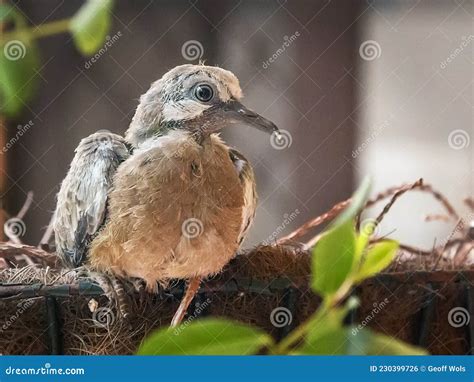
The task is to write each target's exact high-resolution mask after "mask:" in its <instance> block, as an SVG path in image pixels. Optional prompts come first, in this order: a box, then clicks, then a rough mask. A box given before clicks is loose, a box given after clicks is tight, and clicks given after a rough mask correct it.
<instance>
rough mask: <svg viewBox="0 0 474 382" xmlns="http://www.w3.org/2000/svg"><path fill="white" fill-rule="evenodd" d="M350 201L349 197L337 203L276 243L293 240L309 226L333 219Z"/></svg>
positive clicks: (306, 231) (307, 229) (306, 230)
mask: <svg viewBox="0 0 474 382" xmlns="http://www.w3.org/2000/svg"><path fill="white" fill-rule="evenodd" d="M350 201H351V199H347V200H344V201H343V202H339V203H337V204H336V205H335V206H333V207H332V208H331V209H330V210H329V211H327V212H325V213H324V214H322V215H320V216H318V217H316V218H314V219H311V220H309V221H307V222H306V223H304V224H303V225H302V226H301V227H299V228H297V229H296V230H295V231H293V232H292V233H290V234H289V235H286V236H284V237H282V238H280V239H278V240H277V242H276V243H277V244H278V245H281V244H284V243H287V242H288V241H290V240H295V239H298V238H300V237H302V236H304V235H306V234H307V233H308V231H309V230H310V229H311V228H314V227H317V226H318V225H321V224H323V223H325V222H327V221H328V220H331V219H334V218H335V217H336V216H338V215H339V214H340V213H341V212H342V211H344V209H345V208H346V207H347V206H348V205H349V203H350Z"/></svg>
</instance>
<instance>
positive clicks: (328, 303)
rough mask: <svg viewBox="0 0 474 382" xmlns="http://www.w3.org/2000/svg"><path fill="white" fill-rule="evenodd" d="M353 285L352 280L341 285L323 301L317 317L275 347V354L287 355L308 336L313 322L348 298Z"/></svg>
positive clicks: (300, 326) (303, 324) (306, 322)
mask: <svg viewBox="0 0 474 382" xmlns="http://www.w3.org/2000/svg"><path fill="white" fill-rule="evenodd" d="M352 285H353V281H352V278H349V279H347V280H346V281H345V282H344V283H343V284H342V285H341V287H340V288H339V290H338V291H337V292H336V293H335V294H334V295H331V296H328V297H326V298H325V299H324V300H323V302H322V305H321V306H320V307H319V309H318V310H317V312H316V315H315V316H314V317H310V318H309V319H307V320H306V321H305V322H303V323H302V324H301V325H299V326H298V327H297V328H296V329H295V330H293V331H292V332H291V333H290V334H288V336H286V337H285V338H284V339H283V340H281V342H280V343H278V344H277V345H276V347H275V350H274V351H275V353H277V354H287V353H288V350H289V349H290V347H291V346H293V345H294V344H295V343H297V342H298V341H299V340H300V339H301V338H302V337H303V336H304V335H305V334H306V332H307V331H308V329H309V328H310V326H311V324H312V323H313V322H315V321H318V320H319V319H321V318H322V317H324V315H326V314H327V313H328V312H329V310H330V309H331V308H333V307H334V306H336V305H337V304H339V302H340V301H342V300H343V299H344V298H345V297H346V296H347V294H348V293H349V291H350V290H351V288H352Z"/></svg>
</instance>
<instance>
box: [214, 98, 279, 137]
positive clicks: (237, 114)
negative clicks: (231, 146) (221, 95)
mask: <svg viewBox="0 0 474 382" xmlns="http://www.w3.org/2000/svg"><path fill="white" fill-rule="evenodd" d="M221 110H222V112H223V114H224V117H225V118H226V119H227V120H230V121H232V122H237V123H239V122H240V123H244V124H246V125H250V126H253V127H256V128H257V129H260V130H262V131H266V132H267V133H270V134H272V133H277V134H278V133H279V130H278V127H277V126H276V125H275V124H274V123H273V122H272V121H270V120H268V119H266V118H264V117H262V116H261V115H260V114H257V113H255V112H254V111H252V110H250V109H247V108H246V107H245V106H244V105H242V104H241V103H240V102H238V101H236V100H233V99H232V100H230V101H227V102H226V103H224V104H223V105H222V109H221Z"/></svg>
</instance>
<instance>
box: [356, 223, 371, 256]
mask: <svg viewBox="0 0 474 382" xmlns="http://www.w3.org/2000/svg"><path fill="white" fill-rule="evenodd" d="M375 227H376V223H375V220H372V219H368V221H367V222H365V223H363V226H362V227H361V229H360V233H359V235H358V236H357V241H356V257H357V261H356V262H357V263H358V262H359V260H360V259H361V258H362V255H363V254H364V252H365V249H366V248H367V244H368V243H369V240H370V237H371V236H372V234H373V233H374V231H375Z"/></svg>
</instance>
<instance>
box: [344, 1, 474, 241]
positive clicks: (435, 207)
mask: <svg viewBox="0 0 474 382" xmlns="http://www.w3.org/2000/svg"><path fill="white" fill-rule="evenodd" d="M365 17H366V20H365V21H366V22H363V23H361V24H362V25H363V26H364V30H363V33H362V40H361V43H362V42H364V41H367V40H374V41H376V42H377V43H378V44H379V46H380V52H379V53H380V55H379V56H378V58H375V59H373V60H363V59H361V65H360V68H361V70H360V72H359V74H358V76H357V80H358V81H359V100H360V104H359V105H360V107H359V109H358V111H359V113H360V114H359V119H358V127H359V137H358V144H357V146H356V147H360V145H364V147H363V148H362V149H360V150H359V151H360V154H358V153H355V155H353V157H354V156H355V158H356V161H355V163H356V167H357V175H358V178H359V179H361V178H362V177H363V176H364V175H365V174H371V175H372V176H373V178H374V192H377V191H381V190H384V189H386V188H388V187H391V186H395V185H399V184H402V183H405V182H413V181H415V180H416V179H418V178H421V177H422V178H423V179H424V180H425V182H426V183H430V184H432V185H433V186H434V187H435V188H436V189H438V190H439V191H441V192H442V193H443V194H444V195H446V196H447V198H448V199H449V200H450V201H451V202H452V204H453V205H454V206H455V207H456V209H457V210H458V212H459V213H460V214H462V215H463V216H464V217H468V216H469V217H470V218H473V216H474V215H473V214H472V213H471V212H470V211H469V210H468V208H467V207H466V206H465V205H464V204H463V202H462V201H463V199H464V198H465V197H467V196H474V127H473V126H474V117H473V115H474V114H473V68H474V65H473V64H474V56H473V54H474V36H473V35H474V30H473V17H474V2H473V1H456V2H452V1H445V2H440V1H431V2H419V1H409V2H408V1H393V2H385V1H377V2H374V3H372V7H371V10H370V12H368V13H367V14H366V15H365ZM448 57H451V58H449V62H448ZM455 130H461V131H456V132H454V131H455ZM450 134H451V140H450ZM353 154H354V153H353ZM382 206H383V203H382V204H381V205H380V206H378V209H377V210H374V211H371V215H375V214H376V213H378V211H379V210H380V208H382ZM443 211H444V210H443V209H442V207H441V205H440V204H439V203H438V202H437V201H435V200H434V199H433V198H432V197H431V196H429V195H427V194H424V193H420V192H417V193H412V194H407V195H404V196H403V197H402V198H401V199H400V200H399V202H397V204H396V205H395V206H394V208H393V209H392V210H391V211H390V213H389V215H387V217H386V220H385V221H384V223H383V225H382V226H381V233H382V234H388V233H390V232H392V231H394V232H393V234H392V235H391V237H393V238H396V239H398V240H401V241H402V242H404V243H407V244H411V245H417V246H421V247H423V248H426V249H429V248H430V247H431V246H433V244H434V240H436V242H437V243H440V242H443V241H444V240H446V238H447V236H448V235H449V234H450V232H451V231H452V229H453V227H454V225H455V222H451V223H449V224H446V223H442V222H425V221H424V218H425V216H426V215H427V214H439V213H443Z"/></svg>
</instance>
